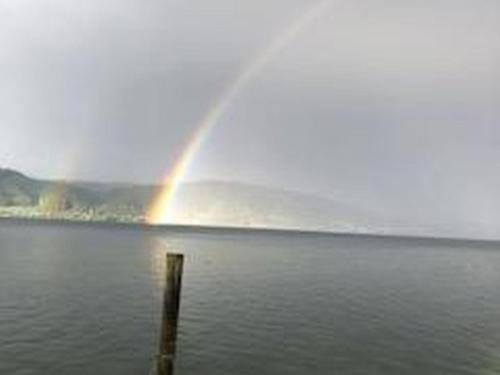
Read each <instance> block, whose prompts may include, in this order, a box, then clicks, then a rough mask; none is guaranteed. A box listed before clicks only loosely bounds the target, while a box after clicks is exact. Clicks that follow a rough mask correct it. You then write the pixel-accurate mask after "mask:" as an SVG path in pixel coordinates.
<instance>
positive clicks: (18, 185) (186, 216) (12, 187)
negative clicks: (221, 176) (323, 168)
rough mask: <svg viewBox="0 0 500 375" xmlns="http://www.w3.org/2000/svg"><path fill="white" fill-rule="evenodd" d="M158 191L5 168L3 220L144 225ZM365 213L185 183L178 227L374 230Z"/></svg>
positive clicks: (256, 190) (260, 190) (277, 192)
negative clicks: (50, 178)
mask: <svg viewBox="0 0 500 375" xmlns="http://www.w3.org/2000/svg"><path fill="white" fill-rule="evenodd" d="M157 189H158V187H156V186H152V185H150V186H141V185H127V184H104V183H93V182H69V181H48V180H41V179H35V178H31V177H28V176H26V175H24V174H22V173H20V172H18V171H14V170H10V169H0V215H1V216H15V217H18V216H22V217H53V218H65V219H78V220H113V221H127V222H142V221H144V220H145V214H146V211H147V208H148V206H149V205H150V203H151V201H152V199H153V197H154V194H155V191H157ZM366 216H367V215H366V213H365V212H362V211H360V210H359V209H355V208H353V207H349V206H346V205H345V204H342V203H340V202H334V201H331V200H328V199H324V198H320V197H316V196H313V195H307V194H302V193H298V192H293V191H288V190H283V189H276V188H269V187H263V186H258V185H251V184H244V183H237V182H221V181H205V182H196V183H189V184H185V185H184V186H183V187H182V188H181V189H180V192H179V194H178V196H177V199H176V205H175V221H176V223H179V224H192V225H217V226H240V227H271V228H295V229H313V230H337V231H338V230H340V231H350V232H351V231H373V230H371V229H369V228H370V223H369V222H368V221H367V220H366Z"/></svg>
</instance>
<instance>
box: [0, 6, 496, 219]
mask: <svg viewBox="0 0 500 375" xmlns="http://www.w3.org/2000/svg"><path fill="white" fill-rule="evenodd" d="M315 3H316V2H315V1H313V0H266V1H261V0H252V1H235V0H210V1H206V0H176V1H173V0H161V1H157V0H86V1H81V0H0V46H1V48H0V165H7V166H10V167H14V168H17V169H21V170H23V171H25V172H28V173H31V174H35V175H38V176H44V177H45V176H64V177H69V178H81V179H94V180H121V181H134V182H152V181H159V180H160V179H161V177H162V176H163V175H164V174H165V173H166V171H167V170H168V168H169V166H170V165H171V163H172V162H173V160H174V156H175V155H176V154H177V153H178V152H179V151H180V149H181V148H182V145H183V143H185V142H186V140H187V139H188V138H189V136H190V134H191V132H192V131H193V130H194V127H195V126H196V124H197V121H198V120H199V119H200V118H202V117H203V115H204V113H205V112H206V111H207V110H208V109H209V108H210V107H211V106H212V105H213V104H214V102H215V101H216V100H217V98H218V96H219V95H220V93H221V92H222V91H223V90H224V88H225V87H227V86H228V85H230V84H231V82H232V81H233V80H234V79H235V77H236V76H237V74H238V72H239V71H240V70H241V68H242V67H243V66H245V64H247V63H248V62H249V61H251V60H252V59H253V58H255V56H256V55H258V53H259V51H262V50H263V49H265V48H266V47H267V45H268V44H269V42H270V41H271V40H272V38H273V37H274V36H276V35H278V34H279V33H281V32H282V30H284V29H285V28H286V27H287V25H289V24H290V23H291V22H293V20H294V19H296V18H297V17H298V16H299V15H300V14H302V13H304V12H305V11H307V9H309V8H310V7H311V6H313V5H314V4H315ZM499 57H500V2H499V1H497V0H470V1H464V0H432V1H431V0H429V1H426V0H423V1H422V0H420V1H417V0H413V1H409V0H392V1H391V0H362V1H357V0H349V1H331V3H330V5H329V6H328V7H327V8H326V9H325V11H324V14H323V15H322V16H321V17H319V18H318V19H317V20H316V21H315V22H314V23H313V24H311V25H309V27H307V28H306V29H304V30H302V32H301V33H300V34H299V35H298V36H297V37H296V38H295V39H294V40H293V42H292V43H290V44H289V45H288V46H287V48H285V49H284V50H282V51H280V52H279V53H278V54H277V55H276V56H275V58H274V59H273V60H272V61H271V62H270V63H269V64H268V65H267V66H266V67H265V68H264V69H263V70H262V72H261V74H260V75H258V77H257V78H256V79H255V80H254V81H253V82H252V83H251V84H250V85H249V86H248V87H247V89H246V90H245V91H244V92H243V93H242V95H240V96H239V97H238V98H237V100H235V101H234V102H233V104H232V105H231V106H230V108H229V110H228V111H227V112H226V113H225V115H224V116H223V117H222V118H221V120H220V121H219V123H218V125H217V126H216V127H215V129H214V131H213V132H212V133H211V135H210V137H209V138H208V139H207V140H206V142H205V145H204V147H203V149H202V150H201V151H200V153H199V154H198V156H197V158H196V160H195V162H194V164H193V166H192V168H191V171H190V173H189V178H190V179H207V178H210V179H226V180H227V179H232V180H240V181H250V182H255V183H260V184H266V185H275V186H284V187H288V188H291V189H295V190H302V191H309V192H317V193H320V194H323V195H325V196H330V197H338V198H340V199H345V200H350V201H355V202H361V204H365V205H369V206H372V207H375V208H385V209H387V210H403V209H405V210H408V211H409V212H412V214H413V215H415V217H418V216H419V215H420V216H422V217H425V215H427V214H429V213H432V214H434V216H435V217H437V218H438V219H443V220H448V219H449V218H457V217H458V218H460V219H463V220H469V219H471V220H472V219H473V220H475V221H481V222H485V223H487V225H491V226H494V225H500V193H499V192H500V172H499V169H498V166H499V165H500V147H499V146H500V121H499V120H500V103H499V99H500V59H499Z"/></svg>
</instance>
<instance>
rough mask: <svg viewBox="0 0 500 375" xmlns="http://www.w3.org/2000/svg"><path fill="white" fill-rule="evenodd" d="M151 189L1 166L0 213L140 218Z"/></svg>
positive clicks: (16, 215) (150, 195)
mask: <svg viewBox="0 0 500 375" xmlns="http://www.w3.org/2000/svg"><path fill="white" fill-rule="evenodd" d="M89 186H91V184H89ZM153 192H154V188H152V187H145V188H142V187H134V186H131V187H127V188H126V187H120V188H109V189H107V190H106V189H92V188H91V187H86V186H85V185H83V184H79V183H73V182H67V181H45V180H39V179H34V178H30V177H28V176H26V175H24V174H22V173H20V172H17V171H14V170H11V169H0V216H3V217H11V216H14V217H32V218H35V217H37V218H38V217H39V218H44V217H49V218H60V219H78V220H98V221H100V220H104V221H130V222H140V221H143V220H144V214H145V211H146V207H147V203H148V202H149V201H150V199H151V197H152V194H153Z"/></svg>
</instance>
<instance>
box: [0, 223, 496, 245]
mask: <svg viewBox="0 0 500 375" xmlns="http://www.w3.org/2000/svg"><path fill="white" fill-rule="evenodd" d="M4 223H7V224H29V225H41V226H54V225H66V226H70V227H84V226H87V227H93V228H96V229H120V228H122V229H134V230H139V231H146V232H164V233H165V232H176V233H195V234H211V235H231V234H238V235H245V234H246V235H255V234H268V235H280V236H287V237H301V238H304V237H317V236H321V237H337V238H339V237H341V238H353V239H355V238H362V239H372V240H391V241H398V240H405V241H418V242H420V243H422V244H423V243H428V244H429V245H432V244H449V245H456V244H473V245H476V246H481V245H486V246H491V245H496V244H498V245H500V239H479V238H459V237H433V236H418V235H407V234H387V233H360V232H334V231H321V230H304V229H295V228H263V227H238V226H216V225H191V224H154V225H153V224H148V223H146V222H144V221H111V220H98V219H94V220H78V219H71V218H49V217H15V216H10V217H7V216H0V224H4Z"/></svg>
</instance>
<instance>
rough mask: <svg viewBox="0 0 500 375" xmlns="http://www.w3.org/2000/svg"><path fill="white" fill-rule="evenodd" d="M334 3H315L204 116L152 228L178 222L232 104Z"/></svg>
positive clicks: (163, 193)
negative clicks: (183, 198) (197, 165)
mask: <svg viewBox="0 0 500 375" xmlns="http://www.w3.org/2000/svg"><path fill="white" fill-rule="evenodd" d="M331 2H332V0H324V1H320V2H318V3H315V4H314V5H313V6H312V7H310V8H309V9H308V10H307V11H306V12H305V13H302V14H301V15H300V16H299V17H298V18H297V19H295V20H293V22H291V23H290V24H289V26H288V27H287V28H285V30H284V31H283V32H282V33H280V34H279V35H278V36H277V37H276V38H274V39H273V40H272V41H271V43H270V44H269V45H268V46H267V47H266V48H265V49H264V50H262V51H261V52H260V53H259V54H257V56H256V57H255V58H254V59H252V60H251V61H250V63H249V64H247V65H246V66H245V67H244V68H243V69H242V70H241V71H240V73H239V74H238V75H237V76H236V79H235V80H234V81H232V82H231V84H230V85H229V86H228V87H227V88H226V90H225V91H224V92H223V93H222V95H221V96H220V97H219V99H218V100H217V101H216V103H215V105H214V106H213V107H212V108H211V109H210V110H209V111H208V112H207V113H206V114H205V116H203V118H202V119H201V121H200V122H199V123H198V124H197V126H196V127H195V131H194V132H193V134H192V135H191V137H190V138H189V140H188V142H187V144H186V146H185V148H184V149H183V151H182V152H181V154H180V155H179V157H178V158H177V159H176V161H175V163H174V166H173V167H172V168H171V169H170V171H169V172H168V174H167V175H166V177H165V178H164V180H163V184H162V188H161V189H160V191H159V192H158V194H157V195H156V196H155V198H154V199H153V202H152V203H151V205H150V208H149V210H148V214H147V221H148V223H150V224H168V223H173V222H175V216H174V209H173V206H174V202H175V197H176V193H177V191H178V190H179V187H180V185H181V183H182V182H183V180H184V178H185V177H186V174H187V172H188V170H189V166H190V165H191V164H192V162H193V160H194V158H195V157H196V154H197V152H198V151H199V150H200V148H201V147H202V145H203V143H204V141H205V140H206V138H207V137H208V135H209V133H210V131H211V130H212V129H213V127H214V126H215V124H217V122H218V121H219V119H220V118H221V117H222V116H223V115H224V113H225V112H226V110H227V109H228V108H229V106H230V105H231V103H232V102H233V101H234V100H235V99H236V98H237V97H238V95H239V94H240V93H241V92H242V91H244V89H245V88H246V87H247V86H248V84H249V83H250V82H252V80H253V79H254V78H255V77H256V76H258V75H259V73H260V72H261V71H262V70H263V69H264V67H265V66H266V65H267V64H268V63H269V62H270V61H272V59H273V58H274V57H275V56H276V55H277V54H278V53H279V52H280V51H282V50H283V49H284V48H286V46H288V45H289V44H290V43H291V42H292V41H293V40H294V39H295V38H296V36H297V35H298V34H299V33H300V32H301V31H302V30H303V29H305V28H307V27H308V26H309V25H310V24H311V23H312V22H313V21H314V20H316V19H317V18H319V17H320V16H321V14H322V13H323V12H324V11H325V10H326V7H327V6H328V5H329V4H330V3H331Z"/></svg>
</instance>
